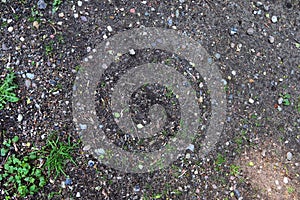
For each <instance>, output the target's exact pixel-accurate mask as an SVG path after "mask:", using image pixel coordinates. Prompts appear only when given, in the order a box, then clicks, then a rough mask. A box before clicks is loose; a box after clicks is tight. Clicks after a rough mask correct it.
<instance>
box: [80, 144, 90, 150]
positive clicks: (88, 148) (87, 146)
mask: <svg viewBox="0 0 300 200" xmlns="http://www.w3.org/2000/svg"><path fill="white" fill-rule="evenodd" d="M90 149H91V146H90V145H86V146H84V147H83V149H82V150H83V151H88V150H90Z"/></svg>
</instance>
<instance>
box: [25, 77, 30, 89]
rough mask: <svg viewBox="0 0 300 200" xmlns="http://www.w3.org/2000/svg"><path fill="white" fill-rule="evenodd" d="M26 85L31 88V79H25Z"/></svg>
mask: <svg viewBox="0 0 300 200" xmlns="http://www.w3.org/2000/svg"><path fill="white" fill-rule="evenodd" d="M25 86H26V88H29V87H30V86H31V81H30V80H28V79H26V80H25Z"/></svg>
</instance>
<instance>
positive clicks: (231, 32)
mask: <svg viewBox="0 0 300 200" xmlns="http://www.w3.org/2000/svg"><path fill="white" fill-rule="evenodd" d="M236 33H237V28H235V27H233V28H231V29H230V35H235V34H236Z"/></svg>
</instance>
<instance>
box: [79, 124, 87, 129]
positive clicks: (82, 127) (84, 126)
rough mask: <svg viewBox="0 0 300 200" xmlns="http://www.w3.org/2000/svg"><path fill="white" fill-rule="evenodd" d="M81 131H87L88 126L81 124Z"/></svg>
mask: <svg viewBox="0 0 300 200" xmlns="http://www.w3.org/2000/svg"><path fill="white" fill-rule="evenodd" d="M79 127H80V129H81V130H85V129H86V128H87V125H86V124H79Z"/></svg>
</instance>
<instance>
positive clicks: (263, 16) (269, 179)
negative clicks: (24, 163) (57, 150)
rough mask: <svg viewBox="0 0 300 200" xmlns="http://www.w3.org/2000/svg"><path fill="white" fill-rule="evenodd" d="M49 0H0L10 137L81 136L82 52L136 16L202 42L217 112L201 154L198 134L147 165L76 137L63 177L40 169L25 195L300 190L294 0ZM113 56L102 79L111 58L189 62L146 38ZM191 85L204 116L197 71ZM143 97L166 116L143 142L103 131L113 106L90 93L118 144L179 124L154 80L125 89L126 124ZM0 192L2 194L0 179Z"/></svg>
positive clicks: (274, 194) (34, 142)
mask: <svg viewBox="0 0 300 200" xmlns="http://www.w3.org/2000/svg"><path fill="white" fill-rule="evenodd" d="M53 2H55V1H42V0H39V1H27V0H22V1H14V0H1V2H0V15H1V21H0V26H1V28H0V63H1V66H0V78H1V80H2V78H4V77H5V75H6V74H7V73H9V69H8V68H11V69H12V70H13V71H14V72H15V73H16V76H17V78H16V82H17V84H18V85H19V88H18V89H17V90H15V92H16V94H17V96H18V97H19V98H20V101H19V102H17V103H9V104H7V105H6V106H5V108H4V109H3V110H0V132H3V131H5V132H6V136H7V137H10V138H12V137H13V136H14V135H18V136H19V137H20V140H21V143H20V144H18V151H19V153H20V154H22V153H24V152H28V151H31V150H32V148H33V147H41V146H43V145H45V138H46V137H47V136H48V135H49V134H50V133H51V132H53V131H56V132H58V133H59V135H60V136H61V137H65V138H67V137H68V136H71V138H72V141H73V142H76V141H80V134H79V133H78V131H76V129H75V125H74V122H73V117H72V105H71V104H72V92H73V89H74V88H73V83H74V80H75V77H76V74H77V73H78V71H80V70H81V69H80V65H81V63H82V61H84V60H85V59H86V57H87V56H88V55H89V53H90V52H92V51H93V49H94V48H96V46H97V44H99V43H100V42H101V41H103V40H105V39H107V38H109V37H112V36H113V35H115V34H117V33H118V32H122V31H125V30H130V29H133V28H139V27H144V26H145V27H161V28H167V29H173V30H177V31H178V32H179V33H181V34H183V35H186V36H188V37H191V38H193V39H194V40H196V41H198V42H199V43H200V44H201V45H202V46H203V47H204V48H205V49H206V51H207V52H208V53H209V55H210V56H211V58H210V59H211V62H215V64H216V65H217V66H218V67H219V70H220V72H221V74H222V77H223V80H222V81H223V83H224V90H225V92H226V96H227V114H226V123H225V126H224V127H225V128H224V131H223V133H222V136H221V138H220V140H219V142H218V144H217V145H216V146H215V148H214V150H213V151H211V152H210V153H209V154H208V155H207V156H206V157H205V158H201V157H199V156H198V155H197V154H196V153H195V152H196V150H197V149H198V148H200V147H199V145H197V144H199V143H200V142H199V141H201V137H199V138H196V140H195V141H194V143H193V144H191V145H190V146H189V148H188V150H186V151H185V152H184V154H183V155H181V156H180V157H179V158H178V159H177V160H176V161H175V162H174V163H172V164H171V165H170V166H168V167H166V168H164V169H161V170H157V171H154V172H149V173H141V174H138V173H137V174H133V173H132V174H131V173H123V172H120V171H117V170H115V169H113V168H110V167H108V166H105V165H103V164H101V162H99V160H97V159H96V158H95V157H93V156H92V154H91V153H90V152H89V151H88V150H89V149H88V147H87V146H85V145H84V144H81V147H80V148H79V149H78V151H76V152H75V153H74V156H75V158H76V162H77V163H78V165H77V166H75V165H73V164H72V163H69V164H68V165H67V167H66V169H64V170H65V172H66V173H67V174H68V175H69V177H64V176H61V177H59V178H58V179H57V180H55V181H53V180H51V181H49V182H48V183H47V185H46V186H45V187H44V188H43V190H41V191H40V192H38V193H37V194H35V195H31V196H28V197H26V199H47V198H48V197H49V195H50V194H51V195H52V196H53V197H52V199H112V200H119V199H280V200H281V199H286V200H291V199H294V200H296V199H300V190H299V188H300V170H299V165H300V152H299V151H300V84H299V82H300V56H299V55H300V2H299V1H298V0H282V1H251V0H249V1H238V0H229V1H221V0H220V1H219V0H216V1H214V0H199V1H190V0H176V1H175V0H174V1H167V0H165V1H158V0H144V1H123V0H103V1H90V0H85V1H63V2H62V3H61V4H60V5H59V6H55V5H53ZM120 60H121V63H118V66H115V69H114V68H113V67H112V68H111V69H110V70H111V71H107V72H108V74H109V73H111V74H115V75H114V76H113V77H106V79H104V80H105V81H107V82H106V84H107V83H110V81H111V80H112V81H116V80H115V79H116V78H118V75H117V74H118V73H121V74H122V70H127V69H128V68H130V67H132V66H135V65H140V64H142V63H145V62H158V63H159V62H161V63H166V61H167V62H168V63H167V64H169V65H171V66H172V65H173V66H175V67H177V68H178V70H179V71H180V70H184V69H185V68H189V67H190V66H189V63H188V62H186V61H184V60H180V59H177V60H176V56H174V55H173V54H172V53H170V52H164V51H158V50H149V49H145V50H143V51H139V50H131V51H129V52H128V54H126V55H123V56H122V57H120ZM118 67H119V68H118ZM145 76H146V74H145ZM99 80H100V79H99ZM105 81H104V82H105ZM201 81H203V79H202V77H200V78H199V80H197V81H196V82H194V84H195V85H192V84H193V83H192V82H188V81H187V84H191V85H192V86H193V88H194V89H195V90H197V91H198V90H201V89H200V88H199V84H200V83H201ZM111 84H112V85H113V84H114V83H113V82H112V83H111ZM98 88H99V91H98V94H97V95H96V96H97V97H98V99H97V100H99V102H101V99H103V98H105V97H107V98H108V97H109V84H108V86H106V87H104V88H101V81H99V87H98ZM202 90H203V95H202V96H203V99H202V100H201V101H202V102H204V103H203V104H201V105H204V106H203V107H201V106H199V108H200V109H201V114H202V122H203V125H206V123H209V118H210V114H209V113H210V106H211V105H210V103H207V102H209V100H210V97H209V91H207V86H206V84H205V83H204V85H203V89H202ZM287 94H288V97H287V96H286V95H287ZM199 97H200V96H199ZM145 99H148V100H145ZM143 100H145V101H143ZM287 101H288V103H287ZM99 102H98V103H99ZM170 102H171V104H170ZM154 104H161V105H163V106H164V108H165V110H166V112H167V119H166V120H168V121H169V122H173V125H174V126H170V127H168V126H166V130H167V131H166V133H165V134H163V133H160V134H158V135H155V136H153V137H152V138H149V139H147V140H145V141H143V144H142V145H141V143H137V142H136V141H135V140H134V139H133V138H131V139H128V140H126V139H125V140H124V137H125V136H126V134H123V135H122V134H116V133H118V131H116V130H115V131H113V128H112V127H114V126H115V122H114V121H113V118H112V119H110V118H105V116H106V115H107V114H108V113H110V114H111V110H109V107H108V104H105V103H104V104H102V106H103V107H101V105H100V104H99V105H98V110H97V114H98V117H99V120H100V121H101V119H102V120H105V123H104V124H103V125H104V127H105V128H107V129H110V130H112V131H111V132H110V136H111V139H112V140H113V141H114V143H115V144H116V145H119V146H122V147H123V148H126V149H127V150H128V151H140V150H143V151H151V150H153V149H159V148H160V147H161V146H162V145H164V144H165V143H167V142H168V138H170V137H172V132H174V131H176V129H177V128H178V126H180V116H178V115H176V113H178V112H179V110H180V108H179V107H178V102H177V101H176V94H172V93H170V91H169V90H168V88H166V87H160V86H159V85H150V86H143V87H141V88H140V89H139V90H138V91H136V93H135V94H134V98H133V101H132V102H131V105H130V108H131V112H132V113H135V118H134V120H135V121H136V122H137V124H141V125H142V126H143V125H145V124H147V123H149V116H147V113H149V109H150V106H152V105H154ZM199 105H200V104H199ZM106 112H107V113H106ZM140 113H142V114H145V113H146V115H142V116H140V115H139V114H140ZM119 114H120V113H115V114H114V117H115V118H118V117H119ZM103 116H104V118H103ZM147 120H148V122H147ZM143 123H144V124H143ZM81 128H82V129H85V128H86V127H84V125H83V126H82V127H81ZM2 139H3V136H2V135H1V137H0V140H1V141H2ZM1 145H2V143H1ZM3 162H5V160H4V158H2V157H0V163H3ZM1 184H3V183H2V182H1ZM0 198H1V199H4V193H3V192H2V191H1V187H0ZM15 199H17V198H15Z"/></svg>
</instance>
